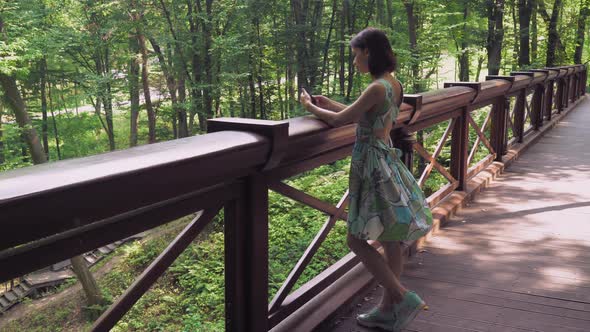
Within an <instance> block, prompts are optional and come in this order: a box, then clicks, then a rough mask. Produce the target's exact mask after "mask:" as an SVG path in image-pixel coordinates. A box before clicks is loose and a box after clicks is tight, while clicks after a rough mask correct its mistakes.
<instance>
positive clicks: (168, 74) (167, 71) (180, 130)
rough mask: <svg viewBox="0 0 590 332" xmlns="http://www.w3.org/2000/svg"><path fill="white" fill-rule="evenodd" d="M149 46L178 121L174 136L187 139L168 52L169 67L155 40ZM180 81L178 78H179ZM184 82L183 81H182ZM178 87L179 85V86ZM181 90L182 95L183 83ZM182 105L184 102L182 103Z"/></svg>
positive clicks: (182, 111)
mask: <svg viewBox="0 0 590 332" xmlns="http://www.w3.org/2000/svg"><path fill="white" fill-rule="evenodd" d="M149 41H150V44H151V45H152V48H153V49H154V52H155V53H156V56H157V57H158V62H159V63H160V68H161V69H162V73H163V74H164V77H165V78H166V87H167V88H168V93H169V94H170V101H171V102H172V109H173V110H174V112H175V114H176V116H175V118H176V119H177V120H178V126H177V129H176V130H175V132H176V136H177V137H187V136H188V126H187V122H186V110H185V109H184V107H183V105H179V104H178V99H177V97H176V96H177V95H176V90H177V89H180V87H177V86H176V80H175V78H174V75H173V68H171V67H172V65H171V64H172V61H171V59H170V58H171V56H172V55H171V54H170V52H167V53H168V54H170V56H169V57H168V58H169V59H170V65H167V64H166V60H165V58H164V54H163V53H162V49H161V48H160V45H159V44H158V43H157V42H156V40H155V39H154V38H151V37H150V38H149ZM183 75H184V74H183V73H182V72H179V76H180V77H183ZM179 80H180V78H179ZM183 80H184V79H183ZM179 86H180V84H179ZM182 89H183V93H184V81H183V84H182ZM179 93H180V91H179ZM182 102H183V103H184V100H183V101H182Z"/></svg>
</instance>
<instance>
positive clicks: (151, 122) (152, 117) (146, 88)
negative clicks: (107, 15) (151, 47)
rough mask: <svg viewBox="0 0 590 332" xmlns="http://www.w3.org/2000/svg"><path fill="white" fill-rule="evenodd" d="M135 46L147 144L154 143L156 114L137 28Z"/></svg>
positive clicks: (141, 37)
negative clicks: (137, 46) (146, 124)
mask: <svg viewBox="0 0 590 332" xmlns="http://www.w3.org/2000/svg"><path fill="white" fill-rule="evenodd" d="M136 32H137V44H138V45H139V50H140V52H141V83H142V87H143V98H144V102H145V108H146V110H147V116H148V128H149V129H148V132H149V133H148V142H149V143H150V144H151V143H156V112H154V107H153V106H152V98H151V94H150V81H149V77H148V54H147V48H146V46H145V37H144V35H143V33H142V31H141V30H140V29H139V28H137V31H136Z"/></svg>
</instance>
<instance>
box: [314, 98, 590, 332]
mask: <svg viewBox="0 0 590 332" xmlns="http://www.w3.org/2000/svg"><path fill="white" fill-rule="evenodd" d="M589 108H590V101H588V100H584V101H583V102H582V104H580V105H579V106H578V107H577V110H576V111H574V112H572V113H571V114H569V115H568V116H567V117H566V118H565V119H564V120H562V121H561V122H560V123H559V124H558V125H557V126H556V127H555V128H554V129H553V130H551V131H550V132H548V133H547V134H546V135H545V136H544V137H543V138H541V139H540V140H539V141H538V143H537V144H535V145H534V146H532V147H531V148H530V150H529V151H527V152H526V153H525V154H524V155H522V156H521V157H520V158H519V159H518V160H517V161H516V162H515V163H514V164H512V165H511V166H510V167H509V168H508V169H506V170H505V171H504V173H503V174H502V176H500V177H499V178H498V179H496V181H494V182H493V183H492V184H491V185H490V186H489V187H488V188H487V189H486V190H485V191H483V192H482V193H481V194H479V195H478V196H477V198H476V200H475V201H473V202H471V203H470V204H469V205H468V206H467V207H465V208H463V209H462V210H461V211H460V212H459V213H457V214H456V215H455V216H454V217H453V218H451V220H450V221H449V222H448V223H447V224H446V227H445V228H443V229H441V230H440V231H439V232H438V233H437V235H436V236H435V237H433V238H432V239H430V240H429V242H428V243H427V245H426V246H425V247H424V248H423V249H421V250H419V251H418V253H416V255H414V256H413V257H412V258H411V259H410V261H409V262H407V263H406V266H405V272H404V275H403V277H402V282H403V283H404V284H405V285H406V286H407V287H408V288H410V289H413V290H416V291H417V292H418V293H419V294H420V295H421V296H422V297H423V299H424V300H425V301H426V302H427V304H428V305H429V306H430V309H429V310H428V311H423V312H422V313H420V314H419V316H418V317H417V318H416V320H415V321H414V322H413V323H412V324H411V325H410V326H409V328H408V331H549V332H553V331H588V329H589V326H590V144H588V142H590V133H589V132H588V130H587V128H590V113H589V112H588V109H589ZM381 293H382V288H381V287H376V288H375V287H374V288H373V289H372V290H371V291H370V292H369V293H368V294H366V295H365V296H363V297H362V299H361V300H360V301H359V302H357V303H354V304H353V305H352V306H351V307H352V308H351V309H349V310H347V311H345V310H343V311H344V313H343V314H342V313H341V314H340V315H339V316H338V317H336V318H334V319H332V320H331V321H329V322H325V323H324V324H323V325H322V326H321V327H319V328H317V329H316V330H318V331H369V330H370V329H364V328H362V327H360V326H358V325H357V324H356V322H355V317H356V315H357V314H358V313H359V312H364V311H366V310H368V309H370V308H371V307H372V306H373V305H375V304H376V303H377V302H378V301H379V299H380V296H381Z"/></svg>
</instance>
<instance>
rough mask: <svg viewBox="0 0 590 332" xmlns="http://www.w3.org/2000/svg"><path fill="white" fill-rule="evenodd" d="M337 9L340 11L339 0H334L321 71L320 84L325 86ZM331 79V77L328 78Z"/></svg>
mask: <svg viewBox="0 0 590 332" xmlns="http://www.w3.org/2000/svg"><path fill="white" fill-rule="evenodd" d="M336 11H338V1H337V0H334V2H333V4H332V16H331V17H330V26H329V27H328V36H327V37H326V42H325V43H324V52H323V53H324V56H323V61H322V72H321V73H320V82H319V86H323V84H324V77H325V76H326V72H327V71H328V53H329V51H330V39H331V38H332V30H333V29H334V21H335V19H336ZM328 81H329V79H328ZM328 86H329V84H328Z"/></svg>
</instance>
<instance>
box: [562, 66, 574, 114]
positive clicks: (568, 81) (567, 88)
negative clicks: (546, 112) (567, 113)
mask: <svg viewBox="0 0 590 332" xmlns="http://www.w3.org/2000/svg"><path fill="white" fill-rule="evenodd" d="M564 81H565V82H564V86H563V87H564V89H563V90H564V91H563V107H564V108H568V107H569V104H570V93H571V87H572V77H571V75H569V70H568V76H566V77H565V78H564Z"/></svg>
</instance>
